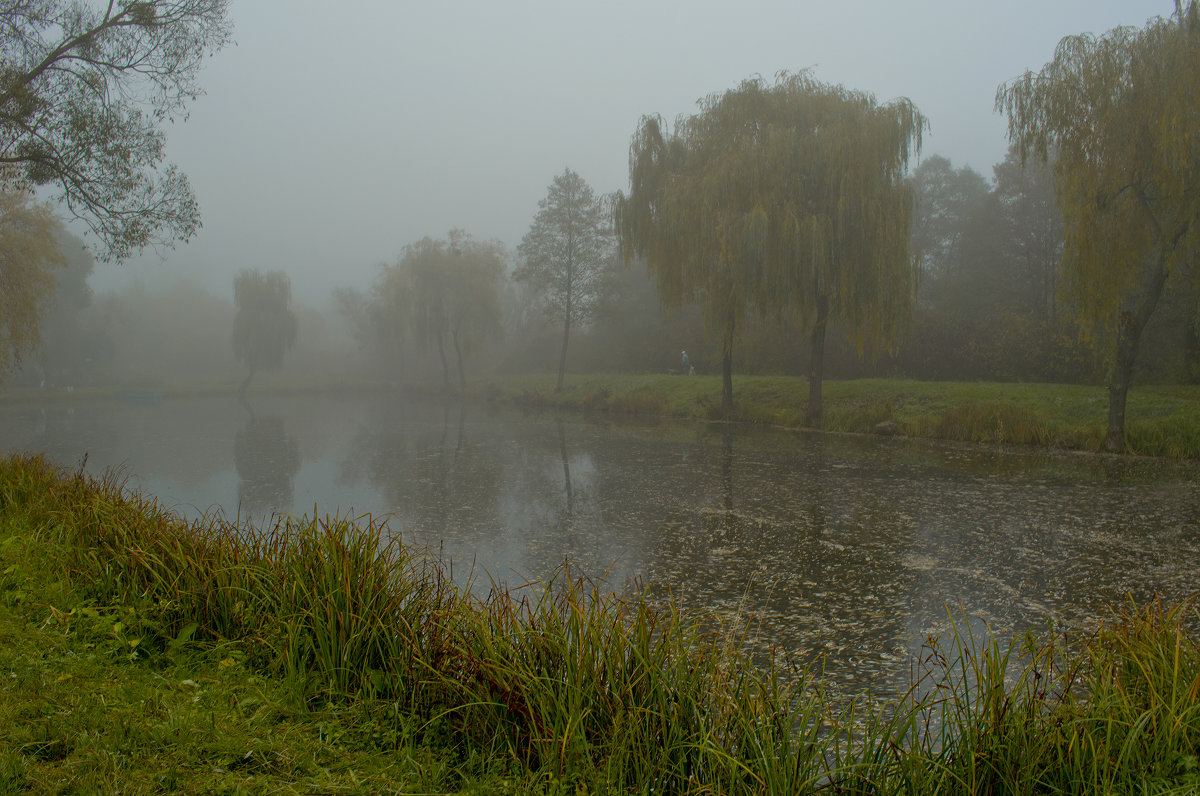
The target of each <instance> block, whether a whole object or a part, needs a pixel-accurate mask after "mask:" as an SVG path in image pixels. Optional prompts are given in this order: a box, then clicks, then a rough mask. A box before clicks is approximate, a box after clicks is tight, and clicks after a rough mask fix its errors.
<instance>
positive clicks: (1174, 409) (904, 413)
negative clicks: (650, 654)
mask: <svg viewBox="0 0 1200 796" xmlns="http://www.w3.org/2000/svg"><path fill="white" fill-rule="evenodd" d="M554 386H555V377H554V376H553V375H549V374H545V375H537V374H531V375H521V376H507V377H482V378H479V379H475V380H472V381H470V382H468V384H467V391H466V395H467V397H468V398H470V399H472V400H480V401H485V402H488V403H492V404H500V405H506V406H515V407H518V408H523V409H535V410H536V409H555V410H562V411H571V412H579V413H585V414H606V415H613V416H641V417H672V418H677V419H686V420H703V421H714V420H719V419H721V412H720V405H721V380H720V377H719V376H688V377H684V376H666V375H647V374H640V375H639V374H623V373H603V374H579V375H569V376H567V377H566V380H565V382H564V387H563V390H562V391H560V392H555V389H554ZM344 392H354V393H363V392H393V393H400V394H403V395H406V396H411V397H417V398H430V397H434V398H437V399H444V398H446V397H452V398H457V397H459V396H460V395H461V392H460V391H459V390H458V389H457V387H456V386H453V387H450V388H447V387H445V386H444V385H443V384H442V383H441V382H421V383H407V382H385V381H362V382H356V383H352V384H351V383H327V382H322V381H319V380H315V381H312V382H309V383H297V382H285V381H281V380H269V379H266V378H264V379H263V380H262V383H261V384H258V385H256V387H255V388H254V389H252V390H251V391H250V393H249V394H248V398H249V400H250V401H251V402H253V399H254V396H255V395H295V394H317V393H344ZM235 393H236V388H235V386H233V385H231V384H226V385H214V386H211V387H196V386H193V387H188V388H175V389H170V388H167V389H153V390H113V389H79V390H73V391H71V392H67V391H64V390H57V391H40V390H32V389H28V388H24V389H12V390H9V391H7V392H6V393H5V394H4V395H3V396H2V397H0V401H3V402H7V403H14V404H21V403H30V402H37V403H59V404H61V403H72V402H79V401H92V400H116V401H122V402H127V403H155V402H159V401H162V400H168V399H172V398H179V397H191V396H197V395H216V394H231V395H232V394H235ZM807 400H808V382H807V380H805V379H803V378H800V377H794V376H738V377H737V378H735V380H734V414H733V417H732V418H730V419H732V420H733V421H735V422H742V423H750V424H757V425H769V426H776V427H782V428H794V429H799V428H804V414H805V409H806V404H807ZM824 404H825V417H824V421H823V423H822V429H823V430H825V431H833V432H846V433H857V434H888V435H895V436H904V437H914V438H921V439H942V440H952V441H958V442H974V443H982V444H1006V445H1028V446H1038V447H1045V448H1051V449H1055V450H1070V451H1084V452H1093V453H1095V452H1099V451H1100V450H1101V449H1102V446H1103V442H1104V433H1105V428H1106V424H1107V419H1108V397H1107V392H1106V391H1105V389H1104V388H1103V387H1097V386H1088V385H1072V384H1018V383H1009V382H926V381H913V380H908V379H855V380H848V381H826V382H825V385H824ZM1125 446H1126V451H1125V452H1126V453H1127V454H1130V455H1135V456H1162V457H1167V458H1175V459H1196V458H1200V385H1168V386H1138V387H1135V388H1133V389H1132V390H1130V392H1129V399H1128V407H1127V411H1126V425H1125Z"/></svg>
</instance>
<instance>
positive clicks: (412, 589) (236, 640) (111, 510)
mask: <svg viewBox="0 0 1200 796" xmlns="http://www.w3.org/2000/svg"><path fill="white" fill-rule="evenodd" d="M0 517H5V518H7V519H6V521H5V522H4V523H3V524H2V527H4V528H6V529H11V528H15V527H18V526H19V527H21V528H33V529H36V530H35V531H33V533H35V534H36V535H38V537H39V542H40V543H41V545H42V549H43V554H44V555H46V556H48V557H50V558H51V559H52V561H53V565H54V566H60V567H62V569H63V570H64V571H65V572H67V573H68V576H69V578H70V580H71V582H72V583H73V584H75V587H76V588H77V589H78V590H79V591H80V592H81V593H82V594H83V595H85V596H86V600H87V601H88V602H89V604H90V605H92V606H94V607H98V608H99V609H100V610H104V608H105V607H106V606H111V607H116V606H122V605H129V604H134V605H137V606H138V612H137V615H138V616H141V617H146V618H145V619H143V620H142V621H141V624H140V625H139V626H138V627H136V628H128V629H126V631H125V632H127V633H132V634H135V635H137V639H136V641H137V643H136V644H135V645H134V646H135V647H136V649H137V650H138V652H139V654H141V655H149V656H154V655H156V654H161V653H163V652H166V651H177V650H178V649H179V647H180V646H181V645H182V646H186V645H196V644H208V643H220V644H226V645H233V646H236V648H237V649H239V650H240V651H241V654H243V655H244V656H245V659H246V661H247V662H248V663H249V664H250V665H251V666H253V667H255V668H256V669H258V670H259V671H261V672H263V673H266V674H270V675H274V676H277V677H279V678H281V679H283V680H285V681H287V682H290V683H293V684H294V685H295V688H296V690H297V693H298V695H299V700H300V701H301V702H308V703H311V704H329V703H343V702H360V703H369V704H388V705H391V706H392V708H393V712H392V713H391V714H390V715H393V716H394V717H395V718H394V720H395V722H396V723H397V724H403V729H404V732H406V733H410V734H413V733H415V735H416V736H418V737H419V738H421V739H423V741H422V742H425V743H430V744H437V745H440V746H441V747H449V748H451V749H453V750H455V752H456V754H457V757H458V759H461V760H467V759H480V758H483V759H486V760H491V761H494V762H495V764H496V765H497V766H499V767H501V768H503V767H513V766H515V767H517V768H518V769H519V770H521V771H523V772H525V776H526V777H527V778H528V780H529V781H531V782H535V783H536V782H541V783H542V785H544V786H545V787H546V788H547V789H554V788H557V789H560V790H562V789H566V790H580V791H610V792H611V791H617V792H626V791H628V792H636V793H650V792H654V793H730V794H733V793H744V794H769V793H770V794H773V793H815V792H821V793H847V794H849V793H854V794H865V793H876V794H888V793H914V794H915V793H947V794H956V793H963V794H968V793H969V794H976V793H1029V794H1033V793H1136V792H1152V791H1153V792H1181V793H1182V792H1193V791H1189V790H1187V789H1188V788H1200V772H1198V765H1197V755H1198V753H1200V693H1198V692H1200V647H1198V646H1197V637H1196V628H1197V618H1198V617H1197V612H1196V609H1195V605H1194V603H1192V602H1191V601H1184V602H1182V603H1179V604H1177V605H1174V606H1168V605H1165V604H1163V603H1152V604H1150V605H1147V606H1134V605H1129V606H1126V607H1124V608H1123V609H1121V610H1119V611H1117V612H1116V613H1115V614H1114V616H1113V618H1112V621H1110V622H1109V623H1107V624H1105V625H1104V626H1102V627H1101V628H1100V629H1099V630H1096V631H1094V632H1092V633H1090V634H1088V635H1071V636H1062V635H1056V634H1054V633H1050V632H1047V633H1044V634H1040V635H1034V634H1030V635H1028V636H1026V637H1024V638H1023V639H1020V640H1018V641H1015V642H1013V643H1012V644H1003V643H1001V642H1000V640H998V639H996V638H993V637H991V636H987V637H985V638H978V637H976V636H974V635H972V634H971V633H970V631H969V629H968V630H967V631H963V632H957V631H956V632H955V633H953V634H951V635H950V637H949V638H948V639H947V640H946V641H944V642H943V641H938V640H931V642H930V643H929V646H928V648H927V654H926V655H925V656H924V658H923V660H922V667H921V669H920V670H919V672H918V675H917V676H916V677H915V678H914V682H913V687H912V689H911V691H910V692H909V694H908V695H907V696H906V697H904V698H903V699H900V700H898V701H894V702H876V701H872V700H871V699H870V698H868V697H863V698H861V699H858V700H854V701H851V702H849V703H847V702H842V701H837V700H834V699H831V698H830V697H829V696H828V694H827V692H826V691H825V690H824V688H823V687H822V683H821V681H820V679H819V678H818V677H815V676H812V675H811V674H810V673H809V672H805V671H794V670H792V669H791V668H789V667H788V666H787V665H786V663H784V662H778V661H772V662H768V663H767V664H765V665H756V664H754V663H751V662H750V659H749V658H748V657H747V656H746V655H745V654H743V652H742V651H741V646H740V644H739V643H738V642H739V639H738V637H737V636H736V635H734V636H733V637H732V638H731V637H730V635H729V632H731V631H721V630H716V631H714V630H711V629H706V628H710V627H711V626H712V625H711V623H701V622H700V621H698V620H697V618H695V617H690V616H686V615H683V614H681V613H680V612H679V611H678V610H677V609H676V608H675V607H673V606H672V605H671V604H670V603H666V604H660V603H654V602H652V601H651V600H650V599H649V598H648V597H647V596H646V595H645V594H643V593H638V592H633V593H613V592H612V591H609V590H608V589H606V588H605V587H604V586H603V585H602V584H600V583H595V582H592V581H591V580H589V579H588V578H587V577H585V575H584V574H583V573H580V572H577V571H575V570H573V569H572V568H571V567H570V566H564V567H563V568H562V569H561V570H560V571H559V572H558V573H557V574H556V575H555V576H553V577H552V578H551V579H550V580H548V581H546V582H538V583H533V584H529V585H527V586H525V587H522V588H519V589H516V590H508V589H501V588H493V589H492V590H491V592H490V593H489V594H488V595H487V596H486V597H480V596H476V591H472V590H470V589H460V588H458V587H456V586H455V585H454V584H453V583H452V582H451V580H450V578H448V577H447V573H446V571H445V569H444V568H443V566H442V564H441V563H440V562H438V561H436V560H431V559H428V558H426V557H424V556H421V555H418V554H416V553H415V552H414V551H413V550H412V549H411V548H409V547H406V546H404V545H403V544H401V543H400V542H399V541H396V540H395V539H394V538H393V537H392V536H391V535H390V533H389V531H388V528H387V526H386V525H385V524H383V523H380V522H377V521H375V520H374V519H373V518H371V517H362V518H357V519H356V520H354V521H352V520H349V519H344V518H338V517H324V518H300V519H293V518H280V519H279V520H278V521H277V522H275V523H274V524H272V525H270V526H267V527H263V528H254V527H249V526H246V525H242V524H237V523H230V522H226V521H224V520H222V519H221V518H218V517H208V518H204V519H202V520H199V521H196V522H186V521H184V520H182V519H180V518H179V517H177V516H175V515H173V514H171V513H170V512H167V511H164V510H162V508H161V507H160V506H159V505H158V504H156V503H155V502H154V501H153V500H150V499H146V498H143V497H141V496H139V495H136V494H132V493H129V492H127V491H125V490H124V489H122V487H121V484H120V482H119V480H118V479H117V478H116V477H115V476H111V475H110V476H108V477H105V478H102V479H99V480H96V479H92V478H89V477H86V476H84V475H82V474H80V473H71V472H66V471H63V470H60V469H58V468H55V467H53V466H51V465H50V464H48V463H47V462H46V461H45V460H44V459H41V458H9V459H5V460H3V461H0ZM17 517H20V518H24V519H23V520H22V521H21V522H19V523H18V522H17V521H16V520H15V519H14V518H17ZM4 532H5V533H11V531H10V530H5V531H4ZM960 626H961V625H960ZM966 627H968V628H969V626H966ZM413 728H415V729H413ZM397 732H399V729H398V730H397ZM539 787H540V786H539Z"/></svg>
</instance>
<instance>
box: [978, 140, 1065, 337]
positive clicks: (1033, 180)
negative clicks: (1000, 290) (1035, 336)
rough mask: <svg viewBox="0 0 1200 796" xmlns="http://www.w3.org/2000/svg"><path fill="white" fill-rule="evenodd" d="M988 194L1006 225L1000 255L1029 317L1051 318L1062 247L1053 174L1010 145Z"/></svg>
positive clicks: (1053, 317)
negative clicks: (1004, 259)
mask: <svg viewBox="0 0 1200 796" xmlns="http://www.w3.org/2000/svg"><path fill="white" fill-rule="evenodd" d="M993 173H994V174H995V176H996V188H995V191H994V194H995V195H996V198H997V200H998V201H999V203H1000V208H1001V218H1002V219H1003V221H1004V224H1005V227H1006V228H1007V229H1008V235H1007V240H1006V242H1005V246H1004V254H1005V257H1006V259H1007V260H1008V261H1009V263H1010V266H1011V270H1012V271H1013V272H1014V275H1015V276H1016V278H1017V281H1018V284H1019V285H1020V287H1021V293H1022V294H1023V297H1024V298H1025V299H1026V303H1027V304H1028V306H1029V308H1030V309H1031V310H1032V311H1033V312H1034V314H1035V316H1036V317H1038V318H1039V319H1041V320H1043V321H1049V322H1053V321H1055V320H1056V319H1057V317H1058V272H1059V265H1060V263H1061V262H1062V252H1063V236H1064V229H1063V219H1062V213H1060V212H1059V211H1058V206H1057V204H1056V203H1055V199H1054V182H1053V174H1052V172H1051V170H1050V168H1049V167H1048V164H1046V163H1043V162H1038V161H1029V162H1026V163H1024V164H1022V162H1021V155H1020V153H1019V152H1018V151H1017V150H1016V148H1015V147H1009V149H1008V152H1007V154H1006V155H1005V156H1004V160H1003V161H1002V162H1001V163H998V164H996V166H995V167H994V168H993Z"/></svg>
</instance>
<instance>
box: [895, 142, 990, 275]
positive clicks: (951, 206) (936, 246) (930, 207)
mask: <svg viewBox="0 0 1200 796" xmlns="http://www.w3.org/2000/svg"><path fill="white" fill-rule="evenodd" d="M910 182H911V185H912V189H913V194H914V200H915V202H916V218H915V220H914V223H913V228H912V246H913V251H914V254H916V256H917V258H918V261H919V264H920V268H921V272H922V275H923V277H925V282H928V281H929V278H930V277H935V278H936V277H943V276H947V275H949V274H952V273H954V272H955V271H956V270H957V266H958V264H959V262H960V261H959V258H958V256H957V254H958V252H957V251H956V250H957V248H958V245H959V242H960V241H961V239H962V235H963V227H964V225H965V224H966V222H967V220H968V219H969V218H970V217H971V215H972V214H973V213H975V212H976V210H977V207H978V205H979V203H980V202H982V201H983V198H984V197H985V196H986V195H987V193H988V184H987V181H986V180H985V179H984V178H983V175H981V174H980V173H979V172H977V171H975V170H974V169H972V168H971V167H970V166H963V167H962V168H958V169H956V168H954V166H953V164H952V163H951V162H950V161H949V159H947V158H945V157H942V156H941V155H932V156H931V157H928V158H925V159H924V160H922V161H921V163H920V164H919V165H918V166H917V167H916V168H915V169H913V173H912V176H911V177H910Z"/></svg>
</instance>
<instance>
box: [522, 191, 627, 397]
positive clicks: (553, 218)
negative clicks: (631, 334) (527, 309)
mask: <svg viewBox="0 0 1200 796" xmlns="http://www.w3.org/2000/svg"><path fill="white" fill-rule="evenodd" d="M608 217H609V212H608V208H607V207H606V206H605V204H604V202H603V201H601V199H600V198H599V197H597V196H596V195H595V194H594V193H593V192H592V188H591V186H590V185H588V184H587V182H586V181H585V180H584V179H583V178H582V177H580V176H579V175H578V174H576V173H575V172H573V171H571V170H570V169H565V170H564V171H563V173H562V174H560V175H559V176H557V177H555V178H554V181H553V182H552V183H550V188H549V190H548V191H547V194H546V198H545V199H542V200H541V201H539V202H538V213H537V215H536V216H535V217H534V219H533V224H532V225H531V226H530V228H529V232H527V233H525V237H524V238H522V239H521V245H520V246H519V247H518V249H517V251H518V254H520V256H521V258H522V260H523V261H522V263H521V265H520V266H518V268H517V269H516V271H515V272H514V273H513V278H514V279H516V280H518V281H523V282H528V283H530V284H531V285H532V286H533V287H534V289H535V290H536V291H537V292H538V294H539V295H540V296H541V299H542V302H543V306H544V308H545V310H546V312H547V314H549V315H550V317H552V318H557V319H559V320H561V321H562V322H563V338H562V349H561V351H560V353H559V358H558V386H559V387H560V388H561V387H562V380H563V373H564V372H565V371H566V367H567V343H568V341H569V339H570V335H571V326H572V325H573V324H586V323H587V322H588V321H590V320H592V319H593V318H594V317H595V316H596V313H597V311H598V310H599V309H600V303H601V300H602V299H603V298H604V294H605V292H606V289H607V287H608V286H607V284H606V282H607V280H606V270H607V267H608V266H609V265H610V262H611V257H612V248H613V243H612V232H611V230H610V228H609V223H608Z"/></svg>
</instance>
